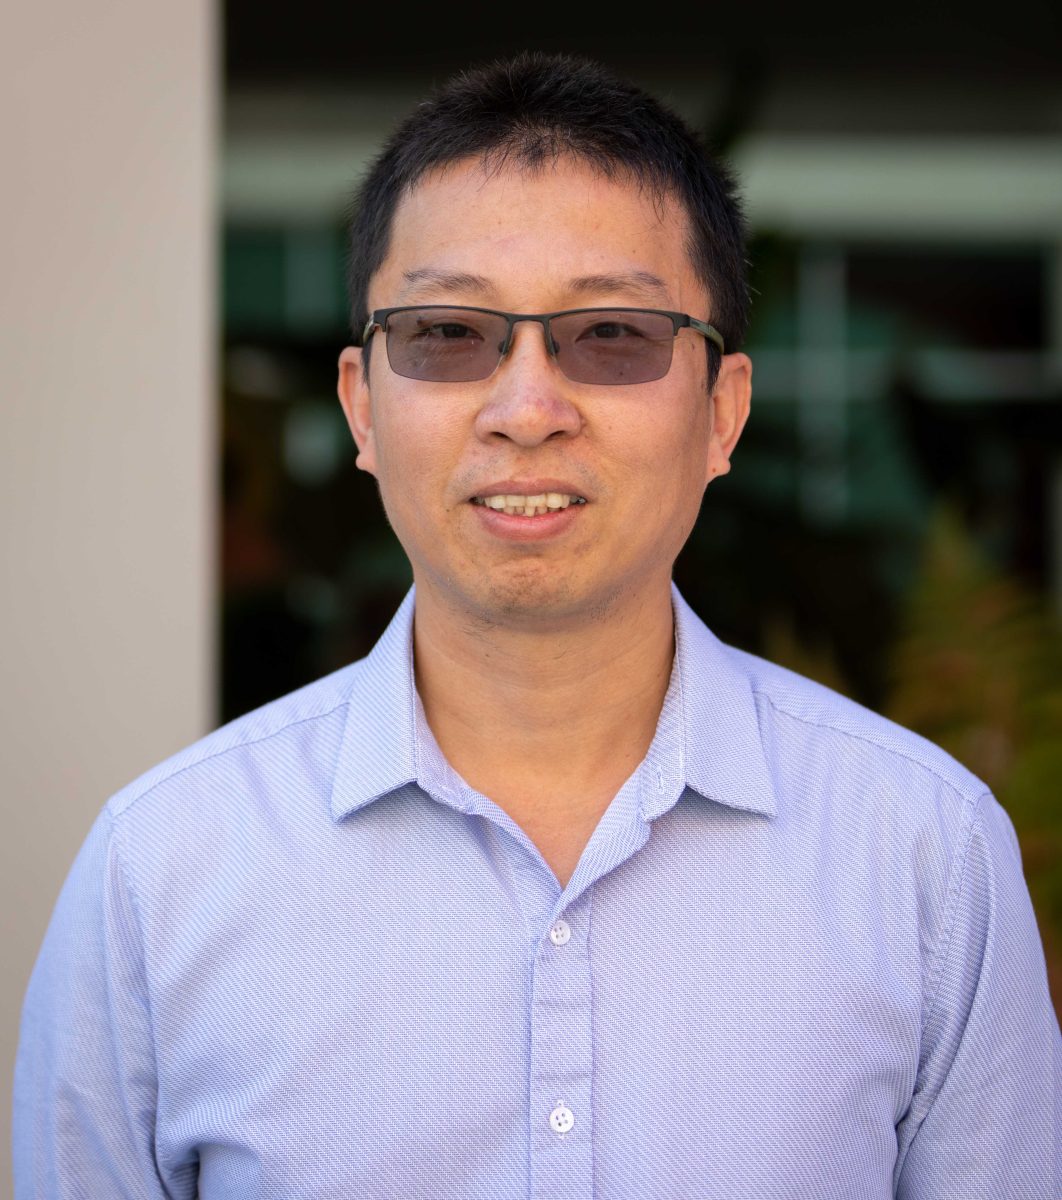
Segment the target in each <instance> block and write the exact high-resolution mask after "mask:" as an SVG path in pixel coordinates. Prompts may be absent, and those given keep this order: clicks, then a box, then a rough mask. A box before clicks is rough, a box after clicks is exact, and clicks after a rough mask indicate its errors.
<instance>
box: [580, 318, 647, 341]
mask: <svg viewBox="0 0 1062 1200" xmlns="http://www.w3.org/2000/svg"><path fill="white" fill-rule="evenodd" d="M642 336H644V335H643V334H642V332H641V330H639V329H636V328H634V327H633V326H632V325H627V324H624V323H623V322H621V321H596V322H595V323H594V324H593V325H588V326H587V328H586V329H584V330H583V332H582V333H581V334H580V335H579V338H580V340H584V339H587V338H590V339H593V340H595V341H617V340H619V339H620V338H640V337H642Z"/></svg>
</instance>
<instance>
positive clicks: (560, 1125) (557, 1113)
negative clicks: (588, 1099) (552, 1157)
mask: <svg viewBox="0 0 1062 1200" xmlns="http://www.w3.org/2000/svg"><path fill="white" fill-rule="evenodd" d="M574 1124H575V1113H573V1112H572V1110H571V1109H570V1108H568V1106H567V1105H566V1104H558V1105H557V1107H556V1108H555V1109H554V1110H553V1111H552V1112H551V1113H550V1114H549V1127H550V1129H552V1130H553V1132H554V1133H567V1132H568V1131H569V1130H570V1129H571V1127H572V1126H573V1125H574Z"/></svg>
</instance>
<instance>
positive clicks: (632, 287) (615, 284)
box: [568, 271, 669, 304]
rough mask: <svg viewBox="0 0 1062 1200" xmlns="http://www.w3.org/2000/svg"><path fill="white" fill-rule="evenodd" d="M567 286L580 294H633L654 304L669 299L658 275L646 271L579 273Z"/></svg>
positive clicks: (665, 301) (663, 302)
mask: <svg viewBox="0 0 1062 1200" xmlns="http://www.w3.org/2000/svg"><path fill="white" fill-rule="evenodd" d="M568 287H569V288H570V289H571V290H572V291H573V292H577V293H579V294H582V295H585V294H588V293H594V294H597V295H600V294H602V293H604V294H606V295H613V294H616V293H619V294H621V295H631V294H634V295H635V296H637V297H638V298H639V299H641V300H648V301H651V302H653V303H655V304H666V303H667V302H668V299H669V297H668V291H667V285H666V284H665V283H664V281H663V280H662V279H660V278H659V277H658V276H656V275H652V274H650V273H649V272H648V271H622V272H619V273H617V274H611V273H610V274H606V275H580V276H579V277H578V278H577V279H572V280H570V281H569V283H568Z"/></svg>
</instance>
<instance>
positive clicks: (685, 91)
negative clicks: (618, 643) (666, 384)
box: [0, 0, 1062, 1053]
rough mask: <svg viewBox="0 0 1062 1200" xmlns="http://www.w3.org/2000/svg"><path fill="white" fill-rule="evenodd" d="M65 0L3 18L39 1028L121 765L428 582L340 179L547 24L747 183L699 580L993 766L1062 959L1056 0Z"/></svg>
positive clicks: (747, 632) (794, 649)
mask: <svg viewBox="0 0 1062 1200" xmlns="http://www.w3.org/2000/svg"><path fill="white" fill-rule="evenodd" d="M65 7H66V8H67V11H66V12H65V13H64V12H62V9H63V8H64V4H58V5H57V6H54V7H53V8H50V9H48V10H47V11H45V12H41V13H36V14H31V13H27V14H24V15H20V16H19V17H17V19H16V20H17V28H16V30H15V34H16V36H14V37H13V38H8V39H7V48H6V49H5V50H4V51H3V53H4V54H5V56H7V59H8V61H7V62H6V64H5V67H6V69H5V72H4V74H5V77H6V82H5V83H4V85H3V86H4V88H5V89H9V90H11V92H12V95H11V96H10V97H8V98H7V99H8V100H9V102H8V103H6V104H5V105H4V106H3V107H4V108H5V109H6V110H7V111H6V114H5V116H4V121H5V134H8V135H10V141H8V139H7V138H5V144H10V145H12V146H13V147H14V149H13V151H12V153H11V156H10V157H11V165H12V168H13V173H12V175H11V179H12V180H13V181H14V185H15V192H14V195H13V197H12V196H11V195H9V196H8V198H7V199H6V200H5V201H4V204H5V213H6V216H5V222H4V225H5V227H6V228H5V234H4V236H5V239H6V240H7V241H8V242H9V243H10V247H9V249H10V251H11V254H12V255H13V256H14V259H13V261H14V262H15V264H16V265H15V268H14V269H13V270H12V272H11V273H10V274H9V277H8V279H7V281H6V283H5V284H4V285H2V287H3V303H4V310H3V312H4V320H3V323H2V324H3V337H4V360H3V361H4V363H6V365H3V366H0V382H3V383H6V385H7V386H6V387H5V394H6V395H7V396H9V397H11V399H10V402H9V401H8V400H6V399H5V409H6V410H7V411H6V412H5V426H8V427H9V429H10V430H11V431H12V435H9V436H7V437H5V442H6V448H5V449H3V451H2V453H3V454H4V460H3V466H4V484H5V488H6V489H7V496H6V502H5V505H4V515H3V518H2V520H3V530H4V536H5V545H6V547H7V549H6V551H5V563H6V565H7V568H8V571H7V572H5V575H9V578H8V579H6V581H5V593H6V595H5V597H4V599H3V601H2V603H3V604H4V606H5V607H4V609H3V610H0V615H3V616H4V617H5V634H6V636H5V639H4V641H5V642H6V643H8V645H7V647H6V648H5V656H7V657H8V658H10V661H11V668H10V672H9V675H10V678H11V679H12V680H13V685H12V686H10V687H9V688H8V689H6V691H7V693H8V694H7V695H6V696H5V698H4V704H5V709H4V714H3V716H4V720H5V734H6V736H5V743H6V745H5V749H4V756H5V757H4V764H3V774H2V776H0V778H2V780H3V781H4V782H5V784H6V795H7V796H8V797H9V804H10V805H11V807H12V822H13V828H14V830H15V837H14V838H12V839H10V841H9V845H8V848H7V849H6V850H5V854H7V855H8V856H9V860H6V861H5V870H4V876H5V878H6V881H7V882H6V883H4V885H3V886H4V888H5V889H6V895H5V896H4V897H3V899H4V906H3V907H4V910H5V913H6V914H9V915H6V916H5V918H4V919H5V921H6V922H7V926H6V934H7V936H8V940H9V943H10V948H11V955H10V957H11V961H12V963H13V971H12V973H11V980H12V982H11V986H10V988H9V989H8V993H7V994H6V995H5V997H4V999H3V1005H4V1009H3V1011H4V1016H5V1021H4V1029H5V1038H6V1041H5V1047H6V1050H7V1052H8V1053H13V1046H14V1033H13V1029H14V1021H15V1014H16V1013H17V1006H18V1003H19V1000H20V997H21V993H22V990H23V989H24V986H25V981H26V978H27V976H28V972H29V969H30V966H31V963H32V958H33V955H34V954H35V952H36V948H37V945H38V944H39V940H40V937H41V934H42V933H43V929H44V925H45V923H46V921H47V915H48V912H49V911H50V907H51V904H52V903H53V901H54V897H55V894H56V892H57V890H58V887H59V885H60V882H61V879H62V877H63V875H64V874H65V872H66V870H67V869H68V866H69V862H70V860H71V858H72V856H73V854H74V853H75V851H76V847H77V845H78V844H79V843H80V841H81V840H82V838H83V837H84V834H85V832H86V830H87V827H88V825H89V823H90V822H91V820H92V819H93V817H94V815H95V813H96V812H97V811H98V809H99V807H100V805H101V804H102V802H103V801H104V799H105V798H106V795H107V794H108V793H109V792H111V791H113V790H115V789H116V788H117V787H119V786H121V785H122V784H123V783H125V782H127V781H128V780H129V779H130V778H132V777H133V776H134V775H135V774H137V773H138V772H139V771H141V770H143V769H145V768H147V767H148V766H150V765H151V764H152V763H153V762H154V761H157V760H158V759H159V758H160V757H162V756H163V755H165V754H167V753H170V752H172V751H173V750H176V749H178V748H179V747H180V745H182V744H184V743H186V742H187V741H189V740H191V739H192V738H193V737H195V736H197V735H198V734H199V733H201V732H205V731H206V729H208V728H209V727H212V726H213V725H215V724H217V723H219V722H220V721H223V720H228V719H230V718H232V717H235V716H238V715H239V714H241V713H243V712H245V711H247V710H248V709H250V708H252V707H254V706H256V705H258V704H260V703H263V702H265V701H267V700H269V699H272V698H273V697H275V696H278V695H280V694H282V693H283V692H285V691H288V690H290V689H292V688H294V687H297V686H299V685H300V684H302V683H304V682H307V681H309V680H311V679H313V678H316V677H317V676H319V675H321V674H324V673H325V672H327V671H330V670H332V669H334V668H336V667H338V666H341V665H342V664H344V663H346V662H348V661H350V660H351V659H352V658H354V657H357V656H360V655H361V654H363V653H365V652H366V651H367V649H368V648H369V647H370V646H371V644H372V642H373V641H374V639H375V638H376V637H377V636H378V634H379V633H380V631H381V630H382V628H383V627H384V625H385V624H386V622H387V620H388V619H389V617H390V615H391V613H392V612H393V610H394V608H395V606H396V605H397V603H398V601H399V599H400V598H401V596H402V594H403V593H404V591H405V589H406V588H407V587H408V584H409V581H410V575H409V569H408V566H407V564H406V562H405V560H404V558H403V556H402V553H401V551H400V549H399V547H398V546H397V543H396V542H395V540H394V538H393V536H392V535H391V533H390V531H389V529H388V527H387V524H386V522H385V520H384V518H383V515H382V512H381V510H380V507H379V503H378V501H377V498H376V493H375V487H374V484H373V481H372V480H371V479H369V478H368V477H366V476H364V475H362V474H360V473H359V472H357V471H356V470H355V469H354V453H353V447H352V445H351V443H350V439H349V434H348V432H347V429H346V425H345V423H344V421H343V419H342V415H341V412H340V410H339V406H338V404H337V402H336V400H335V392H334V383H335V364H336V357H337V355H338V353H339V351H340V349H341V348H342V347H343V346H344V345H345V344H346V343H347V340H348V329H347V314H346V307H345V299H344V294H343V283H342V271H343V252H344V250H343V237H344V235H343V224H344V211H345V206H346V204H347V201H348V198H349V195H350V192H351V189H352V187H353V186H354V185H355V184H356V182H357V180H358V178H359V177H360V174H361V172H362V171H363V169H364V167H365V165H366V163H367V161H368V160H369V158H370V157H371V155H372V154H373V153H374V151H375V149H376V148H377V147H378V145H379V143H380V141H381V139H382V138H383V137H384V136H385V135H386V134H387V132H388V131H389V130H390V129H391V128H392V126H393V125H394V123H395V122H396V121H397V120H398V119H399V118H401V116H403V115H404V114H405V113H406V112H407V111H408V109H409V108H410V107H411V106H412V105H413V104H414V103H415V102H416V101H417V99H418V98H419V97H420V96H421V95H422V94H423V93H424V92H425V90H426V89H428V88H429V87H431V86H432V85H433V84H434V83H437V82H440V81H441V80H443V79H445V78H446V77H447V76H448V75H449V74H451V73H452V72H453V71H454V70H458V69H460V68H462V67H464V66H467V65H469V64H471V63H475V62H480V61H485V60H489V59H491V58H494V57H497V56H499V55H502V54H508V53H512V52H515V51H518V50H521V49H542V50H551V51H553V50H556V51H565V52H573V53H583V54H587V55H590V56H592V57H595V58H598V59H600V60H602V61H604V62H605V63H607V64H610V65H611V66H613V67H614V68H616V69H617V70H618V71H619V72H621V73H622V74H625V75H627V76H628V77H630V78H632V79H633V80H635V81H636V82H638V83H640V84H642V85H643V86H645V87H647V88H648V89H649V90H651V91H652V92H654V93H655V94H656V95H658V96H660V97H661V98H662V99H664V100H665V101H667V102H668V103H670V104H671V105H673V106H674V107H675V108H677V109H678V110H679V111H680V112H682V113H683V114H684V115H685V116H686V117H687V118H688V119H689V120H690V121H691V122H692V123H693V124H694V125H696V126H697V127H698V128H699V129H701V130H702V131H703V132H704V133H705V134H706V136H707V137H708V139H709V140H710V142H711V143H712V144H713V145H714V146H715V147H716V148H717V150H718V151H719V152H720V153H722V154H724V155H725V156H726V157H727V158H728V159H729V160H730V161H731V163H732V164H733V165H734V167H735V168H736V169H737V171H738V173H739V176H740V177H741V179H742V181H743V190H744V194H745V196H746V200H747V205H748V212H749V217H750V221H751V228H752V235H753V237H752V244H751V253H750V257H751V262H752V278H753V284H754V288H755V297H754V307H753V313H754V317H753V326H752V333H751V337H750V340H749V343H748V346H747V349H748V351H749V353H750V354H751V355H752V358H753V360H754V363H755V391H754V411H753V418H752V420H751V422H750V424H749V427H748V429H747V431H746V433H745V436H744V438H743V441H742V443H741V446H740V447H739V450H738V453H737V455H736V459H735V464H734V470H733V473H732V475H731V476H730V477H728V478H727V479H725V480H722V481H719V482H717V483H716V485H715V486H714V487H713V488H712V489H711V491H710V493H709V496H708V498H707V500H706V503H705V506H704V510H703V512H702V516H701V520H700V523H699V525H698V527H697V529H696V531H695V534H694V536H693V538H692V539H691V542H690V544H689V546H688V547H687V549H686V550H685V552H684V554H683V556H682V558H681V559H680V562H679V564H678V567H677V571H676V576H677V580H678V582H679V585H680V587H681V588H682V590H683V592H684V594H685V595H686V598H687V599H688V600H689V601H690V602H691V604H692V605H693V607H694V608H695V609H696V610H697V611H698V612H699V613H700V614H701V615H702V616H703V617H704V618H705V619H706V620H707V621H708V623H709V624H710V625H711V626H712V627H713V628H714V629H715V631H716V632H717V633H718V634H719V635H720V636H721V637H723V638H724V639H726V640H729V641H733V642H735V643H736V644H738V645H741V646H742V647H744V648H746V649H750V650H753V651H755V652H758V653H761V654H764V655H765V656H767V657H770V658H773V659H775V660H777V661H781V662H783V663H786V664H787V665H790V666H793V667H794V668H796V669H797V670H800V671H802V672H804V673H806V674H809V675H811V676H813V677H815V678H818V679H820V680H822V681H824V682H826V683H828V684H829V685H831V686H833V687H835V688H838V689H839V690H840V691H842V692H844V693H846V694H847V695H849V696H852V697H853V698H855V699H856V700H859V701H861V702H862V703H865V704H868V705H869V706H871V707H873V708H875V709H878V710H879V711H883V712H885V713H886V714H888V715H889V716H892V717H894V718H895V719H897V720H899V721H901V722H902V723H904V724H906V725H909V726H911V727H913V728H915V729H917V730H919V731H920V732H922V733H924V734H925V735H926V736H928V737H930V738H931V739H933V740H934V741H937V742H939V743H940V744H942V745H944V746H945V747H946V748H947V749H948V750H950V751H951V752H952V753H953V754H955V755H956V756H957V757H958V758H959V759H961V760H962V761H963V762H965V763H966V764H967V765H968V766H970V767H971V768H972V769H973V770H974V771H976V772H977V773H978V774H980V775H981V776H982V777H983V778H984V779H986V780H987V781H988V782H989V783H990V784H991V785H992V787H993V788H994V789H995V791H996V794H997V795H998V796H999V798H1000V800H1001V801H1002V803H1003V804H1004V805H1005V806H1006V808H1007V809H1008V811H1009V812H1010V814H1011V816H1012V819H1013V820H1014V822H1015V825H1016V827H1017V828H1018V831H1019V835H1020V837H1021V841H1022V848H1023V854H1024V859H1025V866H1026V874H1027V877H1028V880H1029V884H1030V888H1031V891H1032V894H1033V898H1034V902H1035V904H1036V907H1037V911H1038V915H1039V919H1040V924H1041V929H1042V933H1043V936H1044V941H1045V946H1046V948H1047V952H1048V958H1049V964H1050V968H1051V971H1052V986H1053V991H1054V995H1055V997H1056V1002H1057V1001H1058V1000H1059V999H1060V998H1062V865H1060V864H1062V853H1060V852H1062V796H1060V791H1062V72H1060V70H1059V63H1060V62H1062V29H1060V21H1059V17H1058V14H1057V5H1056V4H1054V3H1048V2H1047V0H1013V2H1012V3H1010V4H1008V5H1007V6H1006V7H1005V9H1002V10H1001V9H999V8H998V6H996V7H993V8H992V9H991V10H989V9H988V8H983V9H981V10H978V9H977V7H976V6H974V7H971V6H970V5H969V4H966V5H962V6H959V5H957V4H951V5H947V4H945V5H937V6H929V5H925V4H915V3H911V2H909V0H901V2H899V3H897V4H892V5H889V6H887V8H884V7H883V8H881V9H880V11H877V10H876V11H873V12H869V13H868V12H860V13H858V14H857V13H856V12H855V11H854V8H852V9H850V10H849V11H848V12H847V14H846V15H844V16H843V17H838V16H837V15H836V14H833V13H828V12H827V11H826V10H825V9H822V8H819V9H816V8H815V7H814V6H812V7H811V8H809V7H808V6H785V7H783V6H780V5H779V6H765V5H755V4H747V5H741V6H733V7H731V8H730V9H729V10H728V11H711V12H706V11H704V12H702V11H697V12H687V11H679V10H672V11H667V12H664V11H663V10H660V11H654V12H652V13H642V14H640V15H639V16H638V18H637V20H635V19H634V18H633V16H630V15H626V14H627V11H628V10H626V9H624V10H620V9H616V10H615V11H606V10H603V9H601V8H600V6H598V7H596V8H595V9H594V10H593V11H587V12H580V11H578V10H575V11H572V12H564V13H563V14H558V13H553V12H549V11H544V10H541V9H539V10H524V9H522V10H520V11H518V12H502V11H499V10H498V9H496V8H494V9H491V8H487V7H485V6H484V7H481V6H475V5H463V6H460V7H456V8H450V7H447V8H440V9H430V8H424V9H423V10H408V11H402V12H401V13H396V12H395V10H391V9H388V8H386V7H379V6H377V7H375V8H373V9H371V10H367V9H365V8H359V9H355V8H354V6H351V5H349V4H342V5H341V4H339V3H337V2H332V0H303V3H302V4H300V5H298V6H297V7H295V6H287V5H285V6H280V5H274V4H269V3H262V2H261V0H259V2H258V3H251V2H250V0H229V2H228V3H226V4H223V5H220V6H217V5H212V4H210V3H207V2H206V0H181V3H180V5H178V3H177V0H170V2H169V3H161V2H159V3H156V4H154V5H152V6H148V8H147V10H145V8H144V7H143V6H141V7H139V8H138V7H136V6H135V5H134V4H133V3H132V2H131V0H109V2H108V3H104V4H102V5H99V6H94V7H93V14H94V16H93V18H92V21H91V23H89V22H88V20H87V18H86V17H85V15H84V14H83V12H82V10H81V9H78V8H76V7H74V6H73V4H71V3H67V4H66V5H65ZM97 9H98V13H97ZM8 210H10V211H8ZM8 1031H12V1032H8Z"/></svg>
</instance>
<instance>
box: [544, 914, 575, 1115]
mask: <svg viewBox="0 0 1062 1200" xmlns="http://www.w3.org/2000/svg"><path fill="white" fill-rule="evenodd" d="M571 936H572V931H571V926H570V925H569V924H568V922H567V921H558V922H557V923H556V924H555V925H554V926H553V928H552V929H551V930H550V931H549V940H550V941H551V942H552V943H553V944H554V946H564V945H566V944H567V942H568V939H569V938H570V937H571ZM565 1111H566V1112H567V1109H565Z"/></svg>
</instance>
